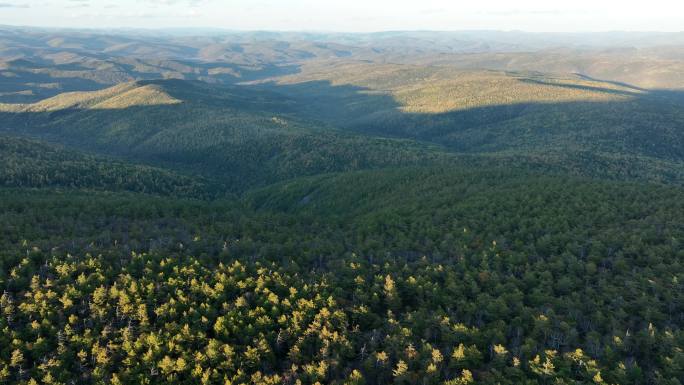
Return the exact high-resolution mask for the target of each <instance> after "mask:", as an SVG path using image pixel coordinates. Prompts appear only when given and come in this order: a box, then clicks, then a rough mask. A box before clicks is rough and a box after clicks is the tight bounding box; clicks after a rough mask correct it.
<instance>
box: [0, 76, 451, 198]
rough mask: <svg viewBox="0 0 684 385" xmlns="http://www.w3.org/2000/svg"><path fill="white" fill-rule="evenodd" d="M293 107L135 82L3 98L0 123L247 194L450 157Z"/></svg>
mask: <svg viewBox="0 0 684 385" xmlns="http://www.w3.org/2000/svg"><path fill="white" fill-rule="evenodd" d="M296 104H297V103H296V102H295V101H293V100H290V99H288V98H287V97H283V95H281V94H278V93H274V92H271V91H260V90H255V89H252V88H250V87H223V86H216V85H209V84H206V83H202V82H187V81H180V80H160V81H141V82H134V83H127V84H123V85H119V86H115V87H112V88H110V89H107V90H103V91H95V92H86V93H69V94H66V95H60V96H57V97H54V98H51V99H48V100H46V101H43V102H39V103H36V104H33V105H10V106H8V105H5V106H3V107H2V109H3V110H4V112H3V113H1V115H2V120H1V122H0V129H5V130H8V131H10V132H15V133H22V134H27V135H34V136H39V137H43V138H48V139H50V140H51V141H56V142H60V143H63V144H67V145H70V146H74V147H77V148H81V149H85V150H88V151H94V152H100V153H105V154H110V155H116V156H121V157H125V158H129V159H134V160H136V161H143V162H149V163H151V164H156V165H164V166H169V167H178V168H181V169H184V170H186V171H193V172H199V173H202V174H204V175H209V176H213V177H219V178H222V179H225V180H226V181H227V185H228V186H230V187H231V188H234V189H236V190H243V191H244V190H245V189H247V188H249V187H250V186H253V185H258V184H261V185H263V184H264V183H269V182H272V181H277V180H283V179H287V178H291V177H295V176H302V175H312V174H318V173H321V172H332V171H344V170H355V169H364V168H377V167H385V166H393V165H408V164H424V163H429V162H434V161H436V160H439V159H441V158H445V157H448V154H444V153H443V152H440V151H439V150H438V149H437V148H436V147H435V146H429V145H423V144H419V143H415V142H411V141H405V140H396V139H382V138H372V137H367V136H359V135H355V134H350V133H345V132H341V131H337V130H335V129H333V128H332V127H330V126H329V125H320V124H314V123H312V122H311V120H308V119H306V118H303V117H300V116H299V114H298V110H299V108H298V106H297V105H296ZM60 107H63V108H60Z"/></svg>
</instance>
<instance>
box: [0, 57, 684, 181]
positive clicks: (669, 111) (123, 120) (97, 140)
mask: <svg viewBox="0 0 684 385" xmlns="http://www.w3.org/2000/svg"><path fill="white" fill-rule="evenodd" d="M292 70H296V69H294V68H293V69H292ZM522 81H531V80H530V79H527V80H522ZM141 84H157V85H160V86H162V87H163V88H164V90H165V91H166V92H167V93H168V94H169V95H171V96H172V97H174V98H177V99H180V100H182V101H183V103H181V104H177V105H160V106H135V107H128V108H122V109H111V110H76V109H72V110H59V111H52V112H43V113H7V112H5V113H0V131H4V132H7V133H13V134H23V135H31V136H34V137H39V138H43V139H47V140H50V141H54V142H59V143H62V144H66V145H70V146H72V147H77V148H79V149H81V150H86V151H91V152H97V153H106V154H108V155H115V156H121V157H131V158H135V159H137V160H140V159H146V157H147V156H148V155H149V154H148V153H147V152H149V151H150V150H153V151H154V152H155V155H156V156H158V157H160V158H162V159H164V160H165V161H172V162H176V163H178V164H181V165H182V164H183V162H188V161H191V162H193V164H205V165H206V164H209V163H211V162H217V159H221V156H220V155H221V152H224V153H225V152H226V151H230V150H229V149H230V146H244V145H245V143H252V144H253V143H255V142H256V141H258V140H259V138H254V137H245V136H244V135H250V133H252V132H253V131H249V130H246V129H245V130H241V129H240V127H237V128H236V129H234V130H233V131H230V132H228V131H226V127H225V126H224V125H223V124H224V123H222V122H220V121H219V122H215V121H212V120H211V119H214V118H215V117H217V116H221V114H224V115H231V114H232V115H231V116H233V115H236V114H240V113H246V112H250V113H252V112H253V113H255V114H258V115H259V116H261V118H260V119H264V120H259V121H258V122H263V123H258V124H266V123H265V121H270V120H272V119H278V117H286V118H291V119H294V120H295V121H296V122H298V123H297V125H296V127H293V126H292V125H291V126H287V125H284V126H282V127H280V128H278V131H277V132H278V134H279V135H281V136H279V137H278V138H280V139H278V140H290V139H287V137H286V136H283V135H287V133H288V132H294V131H293V130H300V131H298V133H301V129H302V127H304V128H303V129H304V130H306V129H309V128H311V129H317V128H325V127H333V128H337V129H338V130H335V131H334V132H338V133H339V132H340V131H346V132H349V133H352V134H363V135H370V136H379V137H388V138H401V139H409V140H416V141H420V142H427V143H430V144H436V145H439V146H442V147H443V148H445V149H447V150H449V151H453V152H457V153H467V154H480V153H510V152H515V151H518V152H522V153H535V152H536V153H539V152H544V151H555V152H558V153H563V152H572V151H575V152H577V151H584V152H594V153H608V154H615V155H620V156H630V157H633V158H636V157H644V156H645V157H651V158H654V159H659V160H663V161H673V162H681V161H683V160H684V146H682V143H684V128H683V127H684V113H682V112H681V111H683V109H682V108H681V106H682V104H681V103H682V102H684V92H681V91H665V90H656V91H651V92H640V93H637V92H635V93H629V92H620V96H625V94H627V96H629V97H628V98H622V99H620V100H614V101H600V102H599V101H576V102H549V103H517V104H508V105H490V106H482V107H475V108H469V109H465V110H458V111H450V112H444V113H407V112H405V111H403V110H402V109H401V105H400V104H399V102H398V101H397V100H395V99H394V98H393V97H392V96H391V95H389V94H387V93H382V92H378V91H373V90H370V89H366V88H362V87H356V86H352V85H339V86H338V85H332V84H330V82H328V81H311V82H303V83H298V84H285V85H283V84H275V83H268V84H259V85H230V86H218V85H208V84H206V83H202V82H198V81H185V80H151V81H143V82H141ZM552 85H557V84H554V83H552ZM563 86H564V85H563ZM580 88H581V89H586V88H582V87H580ZM590 90H591V91H597V89H595V88H594V87H590ZM598 90H599V91H603V92H609V93H613V94H614V93H615V90H612V89H607V90H603V89H598ZM245 124H246V125H249V124H252V125H254V124H257V123H254V122H250V121H247V123H245ZM178 127H182V130H178ZM259 129H261V128H260V127H259ZM169 130H176V131H178V133H174V135H178V136H177V137H178V138H180V139H177V140H176V141H177V142H173V141H172V140H171V139H173V138H174V137H173V136H169V138H170V139H167V142H166V143H164V144H163V146H164V147H161V146H162V145H158V146H160V147H157V148H151V147H150V145H149V144H148V145H145V146H142V147H141V146H139V144H142V143H148V142H149V141H150V140H156V139H157V138H158V137H159V136H164V135H165V133H166V132H168V131H169ZM307 132H308V131H307ZM318 132H320V131H318ZM226 135H233V137H230V136H228V137H227V136H226ZM310 136H313V134H311V135H310ZM200 137H201V138H202V139H201V140H204V141H205V142H204V143H201V145H200V144H198V143H195V142H196V141H199V140H200ZM122 138H123V139H122ZM169 140H171V141H169ZM182 141H188V143H184V142H182ZM155 143H157V142H155ZM278 145H279V144H269V145H268V146H253V147H252V148H253V150H252V152H251V153H249V156H250V157H253V158H254V159H255V161H254V162H256V163H255V165H254V168H253V170H256V171H255V172H258V170H259V164H260V163H258V162H266V161H270V160H272V159H275V158H276V157H277V156H278V155H279V153H278V151H283V150H282V148H283V147H278ZM294 145H296V143H295V144H294ZM258 151H266V153H263V154H261V153H258ZM285 155H287V154H285ZM353 161H354V160H349V162H353Z"/></svg>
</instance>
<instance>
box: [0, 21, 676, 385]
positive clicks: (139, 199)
mask: <svg viewBox="0 0 684 385" xmlns="http://www.w3.org/2000/svg"><path fill="white" fill-rule="evenodd" d="M53 34H54V36H53ZM468 36H470V35H463V36H462V35H458V34H456V33H454V34H448V33H443V34H437V33H435V34H434V35H429V36H428V35H423V34H422V33H418V32H416V33H400V32H397V33H387V34H386V35H382V34H380V35H373V34H370V35H363V34H361V35H353V34H352V35H344V34H339V35H334V34H333V35H326V34H320V35H316V34H298V33H291V34H288V33H265V32H264V33H263V35H260V34H258V33H254V34H251V33H244V34H237V33H236V34H232V35H226V36H225V37H219V36H216V37H212V38H209V37H196V38H189V37H186V38H184V37H172V36H167V37H163V38H161V37H160V38H158V39H151V38H149V37H146V36H137V37H136V36H125V35H121V36H120V35H116V34H114V35H111V36H101V35H98V34H97V33H95V32H92V33H91V32H54V33H50V32H49V31H47V30H46V31H43V30H31V29H12V28H4V27H0V162H1V163H2V167H0V384H21V385H34V384H50V385H58V384H59V385H71V384H255V385H256V384H292V385H299V384H312V385H313V384H340V385H341V384H359V385H361V384H368V385H371V384H423V385H428V384H435V385H436V384H440V385H441V384H444V385H465V384H486V385H490V384H491V385H495V384H526V385H551V384H554V385H560V384H568V385H569V384H606V385H629V384H634V385H641V384H658V385H681V384H682V382H684V329H683V328H684V190H683V189H682V186H683V185H682V183H683V182H684V112H683V111H684V109H683V108H682V107H684V105H683V104H682V102H683V101H684V99H682V97H681V93H680V91H678V88H676V86H677V84H678V83H677V79H678V78H677V73H678V71H679V70H678V69H679V68H680V67H679V65H680V62H679V61H677V60H680V59H678V56H677V53H676V52H678V51H674V52H672V53H670V54H669V56H667V57H668V58H669V59H668V60H665V59H664V58H663V57H664V56H665V53H664V51H665V50H666V49H665V48H663V47H659V46H658V47H656V48H650V51H647V50H645V49H639V50H637V51H636V53H634V56H630V55H628V54H624V53H615V52H612V51H610V50H607V49H606V50H605V51H600V50H598V49H587V50H581V49H576V50H574V51H573V50H570V51H565V50H563V49H557V50H546V49H545V48H540V47H537V46H536V45H535V44H536V43H534V41H535V40H534V39H532V38H530V37H528V38H529V39H530V41H529V42H527V41H525V40H523V41H525V42H526V44H528V43H529V45H526V46H524V48H525V49H522V48H516V49H513V48H511V46H510V45H507V44H504V41H506V38H507V37H506V36H508V35H496V36H495V37H496V39H495V38H494V37H492V36H493V35H492V36H490V35H488V34H486V33H483V34H482V37H481V38H478V39H482V41H480V40H473V41H470V40H468V39H474V38H473V37H468ZM521 36H523V35H514V37H511V39H513V38H514V39H522V37H521ZM408 37H411V39H414V40H411V39H408ZM457 37H458V38H459V39H461V40H458V41H459V44H462V45H464V48H463V49H464V50H466V51H468V50H470V51H468V52H461V53H459V52H452V51H451V50H452V48H449V47H452V46H451V45H449V44H447V43H448V42H450V41H452V40H453V39H455V38H457ZM60 39H61V40H60ZM394 39H408V40H407V42H406V43H402V45H400V46H399V48H397V46H396V45H394V43H393V42H394V41H395V40H394ZM421 39H422V40H421ZM550 39H551V38H550ZM673 39H674V37H673ZM415 41H417V42H418V43H416V42H415ZM324 42H327V43H324ZM483 42H486V44H487V47H489V48H487V49H488V50H489V51H487V52H481V50H482V49H483V48H482V47H483V44H485V43H483ZM210 43H211V44H210ZM521 44H522V43H521ZM468 47H470V48H468ZM568 50H569V49H568ZM471 51H472V52H471ZM100 52H103V53H100ZM568 52H571V53H568ZM645 55H650V56H648V57H649V60H650V61H649V63H652V65H653V66H656V67H658V68H659V69H660V70H659V72H658V75H657V76H656V75H654V74H653V73H651V72H648V71H646V70H645V69H643V70H642V72H641V73H639V74H638V76H637V75H635V74H633V72H630V73H629V74H626V73H627V72H625V71H622V70H621V69H624V68H641V67H638V66H637V65H636V64H635V63H636V62H637V61H638V60H642V59H643V57H646V56H645ZM138 56H139V57H138ZM539 57H544V58H547V60H546V61H543V62H541V63H540V62H539ZM191 59H192V60H191ZM682 62H684V59H682ZM587 63H590V64H591V63H593V64H592V65H589V64H587ZM597 63H598V64H597ZM599 64H600V66H599ZM570 65H578V66H580V67H581V69H584V68H588V69H587V70H586V71H580V70H577V71H574V70H568V69H567V68H568V66H570ZM573 68H574V67H573ZM649 68H650V67H649ZM597 75H604V77H602V78H601V79H602V80H600V79H599V78H598V77H596V76H597ZM633 79H641V80H642V82H634V83H633V84H632V83H627V81H631V80H633ZM664 83H668V84H672V86H673V87H674V88H672V89H667V90H665V89H663V88H664V87H661V86H662V84H664Z"/></svg>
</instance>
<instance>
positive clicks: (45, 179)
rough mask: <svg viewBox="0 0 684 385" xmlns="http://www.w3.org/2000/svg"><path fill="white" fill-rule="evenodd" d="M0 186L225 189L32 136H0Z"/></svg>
mask: <svg viewBox="0 0 684 385" xmlns="http://www.w3.org/2000/svg"><path fill="white" fill-rule="evenodd" d="M0 162H1V163H2V165H3V167H2V168H1V169H0V186H2V187H12V188H69V189H74V188H75V189H86V190H101V191H132V192H140V193H148V194H157V195H170V196H177V197H196V198H210V197H215V196H218V195H221V194H222V192H221V190H222V189H221V188H219V187H218V186H216V185H214V184H213V183H210V182H209V181H207V180H203V179H201V178H197V177H189V176H185V175H181V174H178V173H175V172H172V171H168V170H163V169H159V168H153V167H148V166H141V165H134V164H129V163H125V162H122V161H117V160H113V159H106V158H102V157H96V156H92V155H86V154H82V153H78V152H75V151H71V150H67V149H65V148H62V147H59V146H55V145H49V144H46V143H41V142H37V141H33V140H26V139H21V138H14V137H8V136H4V135H0Z"/></svg>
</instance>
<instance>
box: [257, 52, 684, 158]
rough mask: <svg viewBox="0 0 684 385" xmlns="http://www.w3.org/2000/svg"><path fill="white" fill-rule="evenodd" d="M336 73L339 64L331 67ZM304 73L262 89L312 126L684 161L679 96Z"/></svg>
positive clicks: (431, 75) (343, 67)
mask: <svg viewBox="0 0 684 385" xmlns="http://www.w3.org/2000/svg"><path fill="white" fill-rule="evenodd" d="M330 65H332V64H330ZM326 68H328V67H326V66H314V65H312V66H308V67H303V72H302V73H301V74H298V75H293V76H288V77H283V78H280V79H277V82H276V83H274V84H263V85H260V87H264V88H267V89H273V90H276V91H278V92H281V93H284V94H286V95H288V96H289V97H291V98H293V99H295V100H297V101H299V105H301V106H304V109H303V110H302V111H303V112H304V113H305V114H307V115H308V116H309V117H311V118H312V119H315V118H317V119H320V120H322V121H324V122H328V123H332V122H335V124H336V125H337V126H338V127H342V128H346V129H347V130H351V131H353V132H362V133H366V134H375V135H385V136H392V137H402V138H410V139H415V140H421V141H426V142H432V143H435V144H439V145H443V146H445V147H446V148H448V149H450V150H452V151H456V152H461V153H499V152H507V153H511V152H518V153H520V154H521V155H523V154H525V155H530V154H535V153H549V152H552V153H556V154H559V155H560V154H565V155H567V154H571V153H576V152H589V153H593V154H595V155H600V154H605V155H607V156H608V157H617V158H621V157H625V156H627V157H630V158H635V159H636V158H643V157H647V158H653V159H654V160H657V161H665V162H682V161H684V152H683V151H684V148H683V147H682V145H681V143H683V142H684V130H682V129H681V128H682V127H684V113H683V112H682V111H684V109H683V108H682V107H683V106H684V104H682V99H681V97H680V96H681V94H680V93H677V92H658V91H646V90H643V89H640V88H636V87H633V86H629V85H627V84H619V83H611V82H601V81H597V80H593V79H588V78H586V77H580V76H550V75H543V74H538V73H503V72H493V71H474V72H473V71H461V70H457V69H454V68H451V67H425V66H406V65H375V64H368V63H356V64H338V65H333V66H332V67H331V68H334V70H330V69H326Z"/></svg>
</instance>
